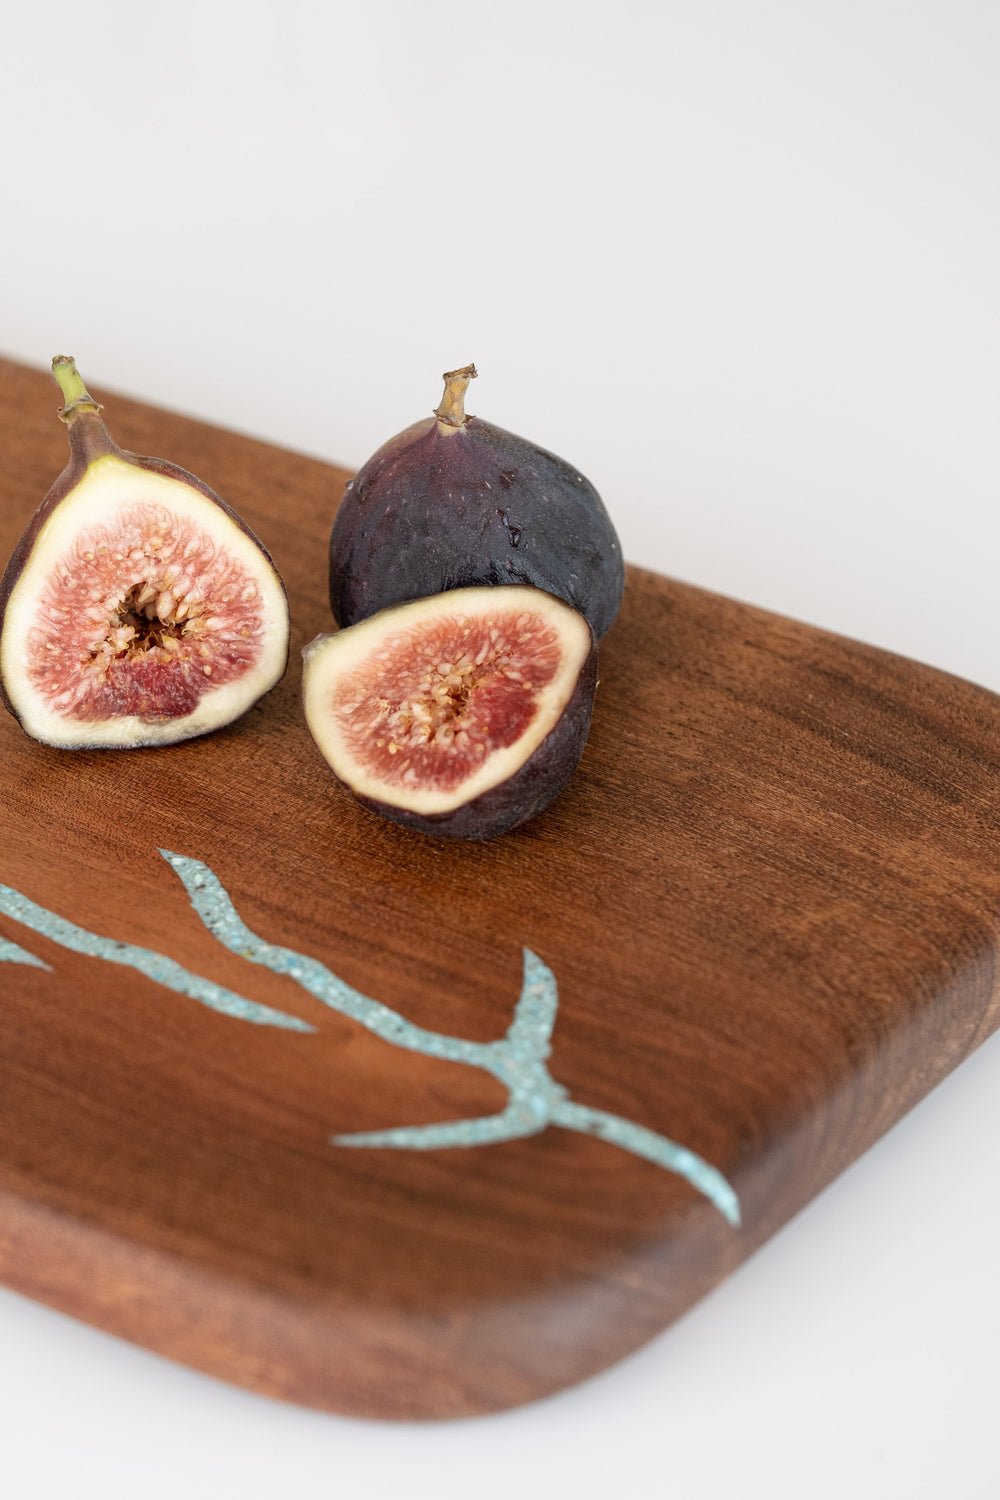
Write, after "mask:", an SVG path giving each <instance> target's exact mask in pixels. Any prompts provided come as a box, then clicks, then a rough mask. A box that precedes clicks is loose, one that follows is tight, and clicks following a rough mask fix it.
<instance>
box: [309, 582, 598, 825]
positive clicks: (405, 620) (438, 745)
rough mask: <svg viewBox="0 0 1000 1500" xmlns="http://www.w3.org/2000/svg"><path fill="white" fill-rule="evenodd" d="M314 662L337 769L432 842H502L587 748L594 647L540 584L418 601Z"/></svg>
mask: <svg viewBox="0 0 1000 1500" xmlns="http://www.w3.org/2000/svg"><path fill="white" fill-rule="evenodd" d="M304 655H305V671H304V679H303V694H304V701H305V715H306V721H307V723H308V725H309V729H310V731H311V733H312V736H313V738H314V739H315V741H316V743H317V745H318V746H319V748H320V750H321V751H322V753H323V755H324V756H325V757H326V760H327V761H328V763H329V764H330V766H331V767H332V769H333V771H334V773H335V774H336V775H337V776H338V777H339V779H340V780H341V781H342V782H344V784H345V785H346V786H347V787H349V788H350V790H351V791H352V792H353V793H354V795H355V796H356V797H357V798H358V799H359V801H361V802H362V803H364V804H365V805H366V806H367V807H370V808H372V809H374V810H375V811H376V812H379V813H381V814H383V816H385V817H387V818H391V819H392V820H393V821H394V822H397V823H404V824H406V825H407V826H408V827H410V828H416V829H419V830H420V831H421V832H423V833H431V834H437V835H439V836H440V837H445V838H466V839H487V838H492V837H494V835H496V834H499V833H504V832H506V830H507V829H509V828H513V827H515V826H516V825H517V824H518V823H523V822H524V821H525V820H526V819H527V818H531V817H534V815H535V814H536V813H539V812H541V811H542V809H543V808H545V807H547V806H548V805H549V803H550V802H551V801H552V799H553V798H554V797H556V796H557V795H558V794H559V792H561V791H562V789H563V787H564V786H565V785H566V782H567V781H568V780H569V778H570V776H571V775H572V773H573V771H574V769H575V767H576V765H577V762H578V761H579V759H580V756H581V754H582V753H583V747H584V745H585V743H586V739H587V733H588V730H589V728H590V713H591V708H592V706H593V700H594V690H595V687H596V683H597V645H596V642H595V640H594V636H593V632H592V631H591V629H590V626H589V625H588V624H587V622H586V620H585V619H584V618H583V616H582V615H581V614H579V613H578V612H577V611H576V610H574V609H571V608H570V607H569V606H568V605H566V604H564V603H562V601H561V600H559V599H556V598H554V597H553V596H552V595H551V594H546V593H543V592H542V590H540V589H534V588H524V587H518V586H509V587H499V588H469V589H455V590H451V591H448V592H446V593H443V594H438V595H435V596H433V597H431V598H428V599H418V600H415V601H413V602H412V603H409V604H403V605H399V606H397V607H396V608H394V609H387V610H383V611H382V612H381V613H379V614H377V615H373V616H371V618H370V619H367V620H365V621H363V622H361V623H360V624H358V625H354V626H352V627H350V628H349V629H346V630H341V631H340V632H339V633H338V634H336V635H328V636H320V637H318V638H317V639H316V640H315V641H313V642H312V644H311V645H309V646H307V647H306V649H305V653H304Z"/></svg>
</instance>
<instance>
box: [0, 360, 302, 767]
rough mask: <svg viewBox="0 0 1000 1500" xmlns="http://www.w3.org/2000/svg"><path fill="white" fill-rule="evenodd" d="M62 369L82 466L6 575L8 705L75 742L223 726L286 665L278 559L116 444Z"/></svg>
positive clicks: (219, 510)
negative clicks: (272, 558)
mask: <svg viewBox="0 0 1000 1500" xmlns="http://www.w3.org/2000/svg"><path fill="white" fill-rule="evenodd" d="M52 372H53V374H54V375H55V378H56V381H57V382H58V385H59V387H60V390H61V391H62V394H63V398H64V402H65V404H64V405H63V407H62V409H61V410H60V413H59V415H60V416H61V417H62V419H63V421H64V422H65V423H66V424H67V427H68V429H69V446H70V460H69V463H68V465H67V466H66V468H65V469H64V470H63V472H62V474H61V475H60V476H59V478H58V479H57V480H56V482H55V484H54V485H53V486H52V488H51V490H50V491H49V493H48V495H47V496H46V497H45V499H44V500H43V502H42V504H41V506H40V507H39V509H38V510H37V511H36V513H35V515H34V517H33V518H32V520H31V521H30V522H29V524H28V527H27V529H26V531H25V532H24V535H23V536H22V537H21V540H20V541H19V542H18V544H17V547H16V548H15V550H14V554H13V556H12V557H11V559H10V562H9V563H8V565H7V569H6V571H5V573H4V575H3V579H2V581H0V690H2V695H3V701H4V703H5V705H6V707H7V708H8V709H10V711H11V713H13V714H14V716H15V717H16V718H17V719H18V720H19V721H20V723H21V726H22V728H23V729H24V730H25V731H26V732H27V733H28V734H29V735H31V736H33V737H34V738H35V739H37V740H41V741H42V742H43V743H45V744H48V745H55V746H57V747H58V748H61V749H93V748H99V747H109V748H110V747H115V748H119V749H125V748H132V747H135V746H140V745H166V744H171V743H173V742H175V741H177V740H184V739H190V738H191V737H193V736H194V735H199V734H206V733H208V732H209V731H210V730H213V729H218V728H220V727H221V726H222V725H223V724H228V723H230V722H231V721H232V720H233V719H235V718H238V716H239V715H240V714H242V713H245V712H246V710H247V709H248V708H250V707H251V706H252V705H253V704H254V703H256V701H257V700H258V699H259V698H260V697H262V696H263V694H264V693H266V692H267V691H268V690H269V689H270V688H272V687H273V686H274V684H275V683H276V682H277V681H278V679H279V678H280V677H281V676H282V674H283V672H284V670H285V667H286V665H287V662H288V603H287V600H286V598H285V591H284V588H283V586H282V583H281V580H280V578H279V577H278V574H277V572H276V571H275V568H274V564H273V563H272V561H271V558H270V556H269V554H268V553H267V552H266V551H265V549H264V547H263V545H262V544H261V543H260V542H259V541H258V539H257V538H256V536H254V534H253V532H252V531H251V530H250V528H249V527H248V526H247V525H245V523H244V522H243V521H241V520H240V518H239V517H238V516H237V515H236V514H235V512H234V511H232V510H230V508H229V506H228V505H226V504H225V502H224V501H222V500H220V499H219V497H218V495H216V494H214V493H213V492H212V490H210V489H209V488H208V486H207V485H204V484H202V482H201V481H200V480H199V479H195V478H194V477H193V476H192V475H191V474H188V473H186V472H185V470H183V469H180V468H177V467H176V466H175V465H173V464H169V463H166V462H164V461H163V460H161V459H157V458H139V457H137V456H136V455H135V454H134V453H126V452H124V451H123V450H122V449H120V448H119V447H118V446H117V445H116V444H115V442H114V441H113V440H112V438H111V436H110V434H109V433H108V430H107V428H106V427H105V425H104V422H103V421H102V419H101V415H100V412H101V408H100V407H99V406H98V404H97V402H96V401H94V400H93V399H92V398H91V397H90V396H89V395H88V393H87V390H86V388H85V386H84V384H83V381H82V380H81V378H80V376H79V374H78V373H77V369H76V365H75V364H74V362H73V360H72V359H68V358H65V357H63V356H59V357H58V358H56V359H54V360H53V362H52Z"/></svg>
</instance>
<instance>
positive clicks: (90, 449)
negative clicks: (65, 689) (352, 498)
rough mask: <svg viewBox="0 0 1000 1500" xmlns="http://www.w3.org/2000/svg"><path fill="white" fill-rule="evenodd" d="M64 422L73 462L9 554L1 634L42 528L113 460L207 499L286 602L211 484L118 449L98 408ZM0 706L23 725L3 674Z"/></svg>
mask: <svg viewBox="0 0 1000 1500" xmlns="http://www.w3.org/2000/svg"><path fill="white" fill-rule="evenodd" d="M60 415H63V413H62V412H60ZM65 420H67V435H68V438H69V450H70V456H69V462H68V463H67V465H66V467H65V469H63V471H62V473H61V474H60V475H59V477H58V478H57V479H56V480H55V482H54V483H53V485H52V487H51V489H50V490H49V491H48V494H47V495H46V496H45V498H44V500H43V501H42V502H41V504H40V505H39V507H38V509H37V510H36V511H35V513H34V515H33V516H32V518H31V520H30V521H29V522H28V525H27V526H26V527H25V529H24V531H23V532H22V534H21V536H20V538H19V540H18V543H17V546H16V547H15V548H14V551H13V552H12V553H11V556H10V560H9V561H8V563H7V566H6V568H5V569H4V573H3V577H2V578H0V630H2V629H3V623H4V619H5V616H6V613H7V605H8V602H9V600H10V596H11V593H12V592H13V590H14V587H15V585H16V584H17V581H18V579H19V578H20V576H21V573H22V571H23V569H24V566H25V563H26V562H27V560H28V558H29V557H30V556H31V552H32V549H33V547H34V545H35V540H36V538H37V536H38V534H39V532H40V531H41V529H42V527H43V526H44V525H45V523H46V521H48V519H49V517H50V516H51V515H52V513H53V511H54V510H56V509H57V508H58V506H59V504H60V503H61V501H63V500H64V499H65V498H66V496H67V495H69V494H70V493H71V492H72V491H73V490H74V489H75V488H76V487H77V485H78V484H79V483H80V481H81V480H82V479H83V476H84V474H85V473H86V471H87V469H88V468H89V467H90V466H91V464H93V463H95V462H96V461H97V460H98V459H100V458H104V457H106V456H109V455H111V456H113V457H115V458H118V459H120V460H122V461H123V462H124V463H127V464H131V465H132V466H133V467H134V468H137V469H142V470H143V471H144V472H146V473H150V474H158V475H160V476H162V477H163V478H164V479H176V480H179V481H180V482H181V483H183V484H186V485H188V486H189V488H191V489H193V490H196V491H197V492H198V493H199V494H200V495H202V496H204V498H205V499H206V500H209V501H211V503H212V504H213V505H215V506H217V507H218V509H219V510H221V511H222V512H223V514H224V515H225V516H226V517H227V519H228V520H229V521H231V522H232V524H233V525H234V526H235V527H236V528H237V529H238V530H239V531H241V532H242V533H243V534H244V536H246V537H247V538H248V539H249V540H250V541H251V542H252V543H253V544H254V546H255V547H256V548H257V550H258V551H259V552H260V553H261V554H262V555H263V557H264V558H266V560H267V562H268V564H269V565H270V567H271V569H272V571H273V572H274V576H275V578H276V579H277V581H278V583H279V584H280V586H281V591H282V593H283V594H284V595H285V598H286V600H287V592H286V590H285V586H284V583H283V581H282V580H281V577H280V575H279V574H278V571H277V569H276V568H275V567H274V561H273V559H272V557H271V554H270V552H268V550H267V548H266V547H265V546H264V544H263V542H262V541H261V540H260V538H259V537H258V536H257V535H256V533H255V532H254V531H252V530H251V528H250V527H249V526H248V525H247V523H246V522H245V521H244V520H243V519H242V517H241V516H239V515H237V513H236V511H234V510H233V509H232V508H231V507H230V506H229V505H227V504H226V502H225V501H224V500H223V499H222V498H221V497H220V496H219V495H217V494H216V493H215V491H214V490H212V489H210V488H209V487H208V485H207V484H204V483H203V482H202V481H201V480H200V479H198V478H197V477H196V476H195V475H194V474H189V473H188V471H187V470H186V469H182V468H180V466H179V465H177V464H172V463H169V462H168V461H167V460H166V459H162V458H143V457H141V456H140V455H139V454H136V453H130V452H128V450H127V449H124V448H119V446H118V444H117V443H116V442H115V440H114V438H112V436H111V434H110V433H109V432H108V429H107V427H106V426H105V425H104V421H103V420H102V418H101V415H100V408H99V407H98V406H97V404H96V403H94V404H93V406H92V407H86V406H83V407H81V408H80V409H78V410H76V411H74V412H73V413H72V414H71V420H70V419H69V418H65ZM286 666H287V654H286ZM0 703H2V704H3V706H4V708H6V709H7V711H8V713H10V714H12V715H13V717H14V718H15V719H17V720H18V722H19V723H20V715H19V714H18V712H17V710H16V709H15V707H14V705H13V704H12V703H11V701H10V698H9V696H8V693H7V685H6V683H5V682H4V680H3V677H2V675H0Z"/></svg>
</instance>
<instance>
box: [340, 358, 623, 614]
mask: <svg viewBox="0 0 1000 1500" xmlns="http://www.w3.org/2000/svg"><path fill="white" fill-rule="evenodd" d="M475 375H476V369H475V366H474V365H466V366H464V368H463V369H461V370H451V371H450V372H449V373H448V374H447V375H445V377H444V380H445V391H444V396H443V397H442V400H441V404H440V406H438V407H437V409H436V410H435V412H434V415H433V416H431V417H427V418H426V419H425V420H424V421H422V422H417V423H416V425H415V426H413V427H408V428H407V429H406V431H405V432H401V433H399V435H398V436H397V437H394V438H392V439H391V440H390V441H389V442H388V443H385V444H384V445H383V446H382V447H381V448H380V449H379V450H378V452H377V453H375V454H373V456H372V457H371V458H370V459H369V460H368V462H367V463H366V464H364V466H363V467H362V468H361V469H360V470H359V471H358V473H357V474H356V475H355V476H354V478H353V479H352V480H351V481H350V482H349V484H348V486H347V489H346V491H345V494H344V498H343V500H342V501H341V504H340V509H339V510H338V512H337V515H336V517H335V519H334V523H333V532H332V535H331V538H330V605H331V608H332V609H333V617H334V619H335V620H336V621H337V623H338V624H340V625H354V624H356V623H357V621H358V620H364V619H366V618H367V617H368V616H369V615H372V614H375V613H376V612H377V611H378V610H380V609H386V608H388V607H389V606H390V605H393V604H402V603H403V602H404V601H405V600H408V599H420V598H422V597H424V596H425V595H427V594H438V593H441V592H443V591H444V590H445V589H454V588H465V587H468V586H470V585H478V584H490V585H494V584H507V583H527V584H532V585H533V586H534V587H535V588H540V589H544V590H545V591H546V592H547V593H549V594H555V595H556V596H557V598H559V599H564V600H565V601H566V603H567V604H572V605H573V607H574V608H575V609H578V610H579V611H580V613H581V614H583V615H585V616H586V618H587V620H588V621H589V622H590V626H591V628H592V630H593V632H594V634H595V636H596V637H597V639H598V640H600V639H601V637H602V636H603V635H604V634H605V632H606V631H607V630H608V628H609V627H610V625H611V623H612V621H613V620H614V618H615V615H616V614H617V613H618V606H619V605H620V603H621V598H622V590H623V589H624V586H625V567H624V563H623V561H622V549H621V544H620V542H619V540H618V535H617V532H616V531H615V528H614V526H613V525H612V523H611V518H610V517H609V515H608V513H607V511H606V510H605V508H604V504H603V502H602V500H601V497H600V495H599V494H598V493H597V491H596V490H595V489H594V486H593V485H592V484H591V483H590V481H589V480H587V479H585V478H584V476H583V475H582V474H581V473H580V471H579V469H577V468H575V467H574V466H573V465H572V464H568V463H567V462H566V461H565V459H562V458H557V457H556V455H555V454H554V453H550V452H548V450H547V449H545V448H540V447H539V446H538V445H537V444H536V443H532V442H529V441H528V440H527V439H526V438H521V437H515V435H514V434H513V433H512V432H506V431H504V429H503V428H502V427H495V426H494V425H493V424H492V423H491V422H484V421H483V420H482V418H481V417H470V416H466V413H465V390H466V387H467V386H468V384H469V381H470V380H472V379H474V378H475Z"/></svg>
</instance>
